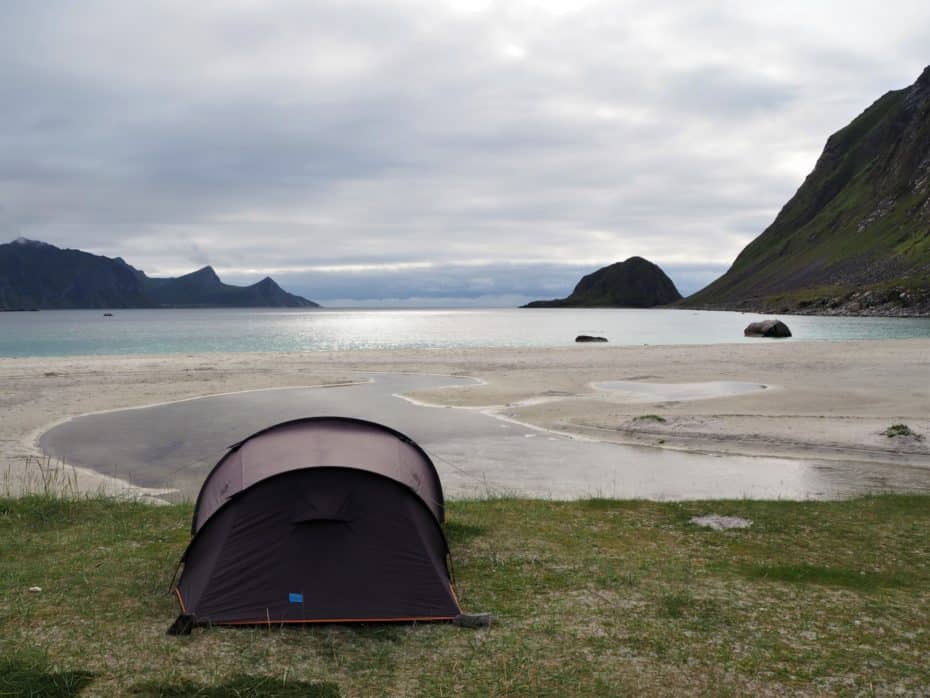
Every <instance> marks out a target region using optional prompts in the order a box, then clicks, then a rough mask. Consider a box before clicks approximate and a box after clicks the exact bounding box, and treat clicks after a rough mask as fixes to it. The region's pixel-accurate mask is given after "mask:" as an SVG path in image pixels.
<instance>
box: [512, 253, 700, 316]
mask: <svg viewBox="0 0 930 698" xmlns="http://www.w3.org/2000/svg"><path fill="white" fill-rule="evenodd" d="M680 299H681V294H680V293H678V289H677V288H675V284H674V283H672V280H671V279H670V278H668V276H666V274H665V272H664V271H662V270H661V269H660V268H659V267H658V266H657V265H655V264H653V263H652V262H650V261H648V260H646V259H643V258H642V257H630V258H629V259H628V260H626V261H625V262H617V263H616V264H611V265H610V266H608V267H603V268H602V269H598V270H597V271H595V272H593V273H591V274H588V275H587V276H585V277H583V278H582V279H581V281H579V282H578V285H577V286H575V290H574V291H572V294H571V295H570V296H569V297H568V298H561V299H558V300H551V301H533V302H532V303H527V304H526V305H524V306H523V307H524V308H594V307H612V308H651V307H653V306H656V305H667V304H668V303H674V302H675V301H677V300H680Z"/></svg>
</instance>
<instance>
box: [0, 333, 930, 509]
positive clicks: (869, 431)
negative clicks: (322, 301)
mask: <svg viewBox="0 0 930 698" xmlns="http://www.w3.org/2000/svg"><path fill="white" fill-rule="evenodd" d="M366 372H400V373H430V374H443V375H454V376H470V377H473V378H477V379H480V382H479V383H476V384H474V385H468V386H464V387H455V388H442V389H435V390H429V391H421V392H416V393H413V394H410V395H407V396H406V397H408V398H410V399H412V400H416V401H418V402H421V403H427V404H432V405H437V406H444V407H465V408H483V409H486V410H489V411H492V412H493V413H495V414H497V415H499V416H502V417H505V418H508V419H513V420H516V421H518V422H521V423H525V424H529V425H533V426H536V427H542V428H545V429H552V430H556V431H559V432H565V433H571V434H575V435H579V436H583V437H586V438H593V439H597V440H603V441H612V442H617V443H628V444H639V445H647V446H652V447H656V448H666V449H668V448H673V449H679V450H685V451H699V452H705V453H706V452H710V453H721V454H742V455H765V456H774V457H803V458H809V459H811V458H812V459H820V460H825V461H841V462H844V463H882V464H888V465H892V466H894V465H900V466H912V467H921V468H924V467H926V468H930V340H927V339H915V340H882V341H863V342H837V343H833V342H810V343H804V342H788V343H774V342H760V343H758V344H740V345H722V344H721V345H708V346H643V347H612V346H575V347H566V348H553V349H532V348H519V349H462V350H423V351H386V352H340V353H324V352H311V353H290V354H282V353H250V354H244V353H236V354H232V353H229V354H196V355H158V356H118V357H96V356H93V357H62V358H44V357H43V358H22V359H0V385H2V386H3V389H2V391H0V409H2V416H3V418H2V420H0V444H2V456H0V478H2V486H3V488H4V490H6V491H7V492H11V493H17V492H21V491H23V489H24V488H25V489H28V488H35V486H36V483H37V474H36V468H37V466H36V461H35V460H34V459H35V458H36V457H40V456H41V455H42V454H41V451H40V450H39V448H38V446H37V441H38V438H39V437H40V436H41V435H42V434H43V433H44V432H45V431H47V430H48V429H49V428H51V427H52V426H54V425H55V424H58V423H61V422H62V421H65V420H68V419H70V418H71V417H74V416H77V415H81V414H87V413H92V412H100V411H108V410H120V409H126V408H134V407H141V406H147V405H152V404H158V403H164V402H170V401H175V400H183V399H187V398H192V397H198V396H205V395H217V394H223V393H231V392H238V391H249V390H258V389H265V388H281V387H295V386H325V385H334V386H335V385H339V384H344V383H347V382H356V381H360V380H365V379H366V375H365V374H366ZM609 381H624V382H626V384H625V385H624V386H622V387H623V389H613V390H612V389H605V388H604V387H603V386H598V385H596V384H598V383H602V382H609ZM708 383H711V384H712V385H707V384H708ZM718 383H719V385H718ZM735 383H746V384H754V385H756V386H758V389H749V390H742V391H739V390H737V391H736V394H726V393H732V392H734V391H733V390H732V387H733V384H735ZM636 384H647V386H648V387H649V390H646V391H636V390H631V389H630V388H631V385H636ZM656 384H660V385H658V386H657V385H656ZM661 384H679V385H676V386H672V387H671V388H669V386H667V385H661ZM680 384H704V385H697V386H695V385H691V386H688V385H680ZM762 386H765V387H764V388H762ZM718 392H719V393H723V394H722V395H721V396H718V397H707V395H709V394H710V395H713V394H715V393H718ZM646 415H656V416H658V417H661V419H662V420H664V421H659V420H656V419H654V418H646V419H643V418H642V417H644V416H646ZM896 423H905V424H907V425H908V426H910V428H911V429H912V430H914V431H915V432H917V433H918V434H925V435H927V436H928V438H925V439H919V438H913V437H896V438H889V437H887V436H885V435H884V434H883V431H884V430H885V429H886V428H887V427H889V426H890V425H891V424H896ZM69 478H70V479H71V483H72V486H73V487H75V488H76V489H78V490H80V491H91V492H95V491H101V490H103V491H106V492H114V493H115V492H126V491H130V492H132V493H134V494H137V495H138V494H140V492H139V491H138V489H136V490H133V488H127V486H126V485H125V483H122V482H120V481H117V480H114V479H112V478H107V477H106V476H105V475H102V474H100V473H96V472H92V471H88V470H80V471H78V472H76V473H70V470H69ZM39 479H40V478H39ZM141 494H145V493H141ZM149 494H152V495H156V496H157V494H158V493H157V492H152V493H149Z"/></svg>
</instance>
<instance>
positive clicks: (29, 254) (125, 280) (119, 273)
mask: <svg viewBox="0 0 930 698" xmlns="http://www.w3.org/2000/svg"><path fill="white" fill-rule="evenodd" d="M318 307H319V305H318V304H317V303H314V302H313V301H310V300H307V299H306V298H302V297H301V296H295V295H293V294H291V293H287V292H286V291H284V290H283V289H282V288H281V287H280V286H278V284H276V283H275V282H274V280H273V279H271V278H270V277H265V278H264V279H262V280H261V281H259V282H258V283H256V284H252V285H251V286H232V285H230V284H224V283H223V282H222V281H220V278H219V277H218V276H217V275H216V272H215V271H213V268H212V267H204V268H202V269H198V270H197V271H194V272H191V273H190V274H185V275H184V276H179V277H177V278H169V279H158V278H152V277H149V276H146V275H145V273H144V272H142V271H140V270H139V269H136V268H135V267H132V266H130V265H129V264H127V263H126V262H125V261H124V260H123V259H122V258H120V257H117V258H115V259H112V258H110V257H103V256H100V255H94V254H90V253H88V252H82V251H80V250H63V249H61V248H58V247H55V246H54V245H49V244H48V243H44V242H38V241H35V240H27V239H25V238H19V239H18V240H15V241H13V242H11V243H7V244H4V245H0V309H3V310H19V309H32V308H38V309H55V308H318Z"/></svg>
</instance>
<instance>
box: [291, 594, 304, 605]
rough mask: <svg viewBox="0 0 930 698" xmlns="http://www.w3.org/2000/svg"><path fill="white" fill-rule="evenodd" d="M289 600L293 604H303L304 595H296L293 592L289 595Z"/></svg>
mask: <svg viewBox="0 0 930 698" xmlns="http://www.w3.org/2000/svg"><path fill="white" fill-rule="evenodd" d="M287 600H288V601H290V602H291V603H303V602H304V595H303V594H295V593H294V592H291V593H290V594H288V595H287Z"/></svg>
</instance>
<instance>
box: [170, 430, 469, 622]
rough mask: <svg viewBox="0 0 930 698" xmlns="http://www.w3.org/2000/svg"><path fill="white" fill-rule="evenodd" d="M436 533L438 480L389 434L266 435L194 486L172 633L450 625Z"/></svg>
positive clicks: (446, 577) (440, 519)
mask: <svg viewBox="0 0 930 698" xmlns="http://www.w3.org/2000/svg"><path fill="white" fill-rule="evenodd" d="M443 524H444V504H443V494H442V485H441V484H440V481H439V475H438V474H437V473H436V468H435V466H434V465H433V463H432V461H431V460H430V458H429V456H427V455H426V453H425V452H424V451H423V449H422V448H420V447H419V446H418V445H417V444H416V443H414V442H413V441H412V440H411V439H410V438H408V437H406V436H404V435H403V434H401V433H400V432H397V431H395V430H393V429H391V428H389V427H386V426H383V425H380V424H375V423H374V422H367V421H363V420H360V419H349V418H344V417H311V418H305V419H298V420H294V421H290V422H283V423H281V424H277V425H275V426H272V427H269V428H267V429H264V430H262V431H259V432H258V433H256V434H253V435H252V436H250V437H248V438H247V439H245V440H243V441H241V442H240V443H238V444H235V445H234V446H232V447H230V449H229V451H228V452H227V453H226V455H224V456H223V458H222V459H220V461H219V462H218V463H217V464H216V466H215V467H214V468H213V470H212V471H211V472H210V473H209V475H207V478H206V480H205V481H204V484H203V486H202V488H201V490H200V495H199V496H198V498H197V504H196V506H195V508H194V516H193V522H192V525H191V534H192V538H191V541H190V544H189V546H188V547H187V550H186V551H185V553H184V555H183V557H182V559H181V562H182V564H183V571H182V573H181V577H180V579H179V580H178V583H177V586H176V588H175V593H176V595H177V598H178V603H179V604H180V607H181V616H180V617H179V618H178V620H177V621H175V624H174V625H173V626H172V627H171V629H169V633H172V634H178V633H185V632H189V631H190V628H191V627H192V626H194V625H245V624H250V625H251V624H259V623H261V624H266V623H273V624H281V623H327V622H366V621H367V622H373V621H379V622H383V621H436V620H455V619H456V618H457V617H460V614H461V609H460V608H459V604H458V600H457V599H456V596H455V591H454V590H453V587H452V582H451V577H450V574H449V566H448V564H447V562H448V554H449V549H448V544H447V543H446V538H445V533H444V530H443Z"/></svg>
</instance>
